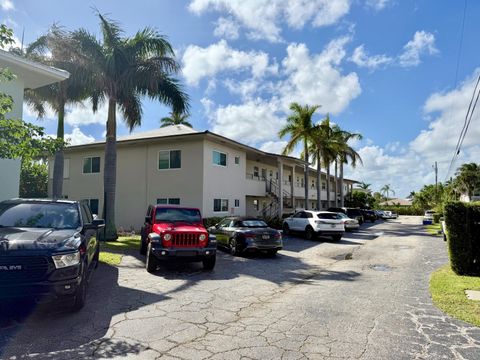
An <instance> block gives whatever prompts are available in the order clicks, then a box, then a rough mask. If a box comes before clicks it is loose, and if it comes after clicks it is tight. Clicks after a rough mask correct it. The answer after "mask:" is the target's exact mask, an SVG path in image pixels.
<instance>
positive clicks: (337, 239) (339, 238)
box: [332, 235, 342, 242]
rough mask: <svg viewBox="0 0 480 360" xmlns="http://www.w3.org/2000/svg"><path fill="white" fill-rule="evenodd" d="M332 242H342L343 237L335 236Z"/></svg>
mask: <svg viewBox="0 0 480 360" xmlns="http://www.w3.org/2000/svg"><path fill="white" fill-rule="evenodd" d="M332 240H333V241H335V242H338V241H340V240H342V235H333V236H332Z"/></svg>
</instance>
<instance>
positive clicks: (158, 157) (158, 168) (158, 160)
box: [157, 149, 182, 171]
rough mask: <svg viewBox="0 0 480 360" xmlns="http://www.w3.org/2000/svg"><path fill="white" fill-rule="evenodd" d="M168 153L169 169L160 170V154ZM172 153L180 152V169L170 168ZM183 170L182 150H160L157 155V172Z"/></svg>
mask: <svg viewBox="0 0 480 360" xmlns="http://www.w3.org/2000/svg"><path fill="white" fill-rule="evenodd" d="M167 151H168V168H166V169H160V153H161V152H167ZM172 151H180V167H178V168H172V167H170V153H171V152H172ZM181 168H182V150H181V149H165V150H158V153H157V170H158V171H169V170H180V169H181Z"/></svg>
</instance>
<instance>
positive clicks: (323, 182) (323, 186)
mask: <svg viewBox="0 0 480 360" xmlns="http://www.w3.org/2000/svg"><path fill="white" fill-rule="evenodd" d="M325 189H326V185H325V181H322V190H325Z"/></svg>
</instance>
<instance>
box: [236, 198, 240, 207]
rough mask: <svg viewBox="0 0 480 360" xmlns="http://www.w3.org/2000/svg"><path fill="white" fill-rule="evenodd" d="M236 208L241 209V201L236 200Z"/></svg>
mask: <svg viewBox="0 0 480 360" xmlns="http://www.w3.org/2000/svg"><path fill="white" fill-rule="evenodd" d="M235 207H240V200H238V199H235Z"/></svg>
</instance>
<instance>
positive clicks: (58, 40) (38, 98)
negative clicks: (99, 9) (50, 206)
mask: <svg viewBox="0 0 480 360" xmlns="http://www.w3.org/2000/svg"><path fill="white" fill-rule="evenodd" d="M69 41H70V38H69V36H68V34H67V33H66V32H65V31H63V30H62V29H61V28H59V27H58V26H56V25H54V26H52V27H51V28H50V30H49V32H48V33H47V34H46V35H43V36H40V37H39V38H38V39H37V40H36V41H34V42H33V43H31V44H30V45H29V46H28V47H27V48H26V49H25V51H22V50H21V49H18V48H17V49H13V52H14V53H15V54H17V55H20V56H25V57H27V58H30V59H33V60H35V61H37V62H41V63H43V64H45V65H48V66H53V67H56V68H60V69H64V70H67V71H69V72H70V77H69V78H68V79H67V80H64V81H61V82H57V83H54V84H51V85H47V86H43V87H41V88H37V89H35V90H27V91H25V100H26V102H27V104H29V105H30V106H31V107H32V108H33V109H34V111H35V112H36V113H37V115H38V117H39V118H42V117H44V115H45V104H48V105H49V106H50V108H51V109H52V110H53V111H54V113H55V114H56V115H57V139H59V140H60V142H61V143H62V144H63V143H64V135H65V125H64V120H65V108H66V106H68V105H71V104H75V103H79V102H81V101H82V100H84V99H86V98H87V96H88V92H87V91H88V88H87V86H86V84H85V83H84V82H83V79H82V78H81V77H80V76H78V72H76V71H75V68H76V64H75V63H74V62H73V61H72V58H71V56H70V55H69V54H68V52H65V51H64V49H65V48H66V47H67V44H68V43H69ZM63 167H64V164H63V148H61V149H59V150H58V151H57V152H56V153H55V160H54V165H53V182H52V196H53V197H54V198H59V197H62V193H63V191H62V190H63Z"/></svg>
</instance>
